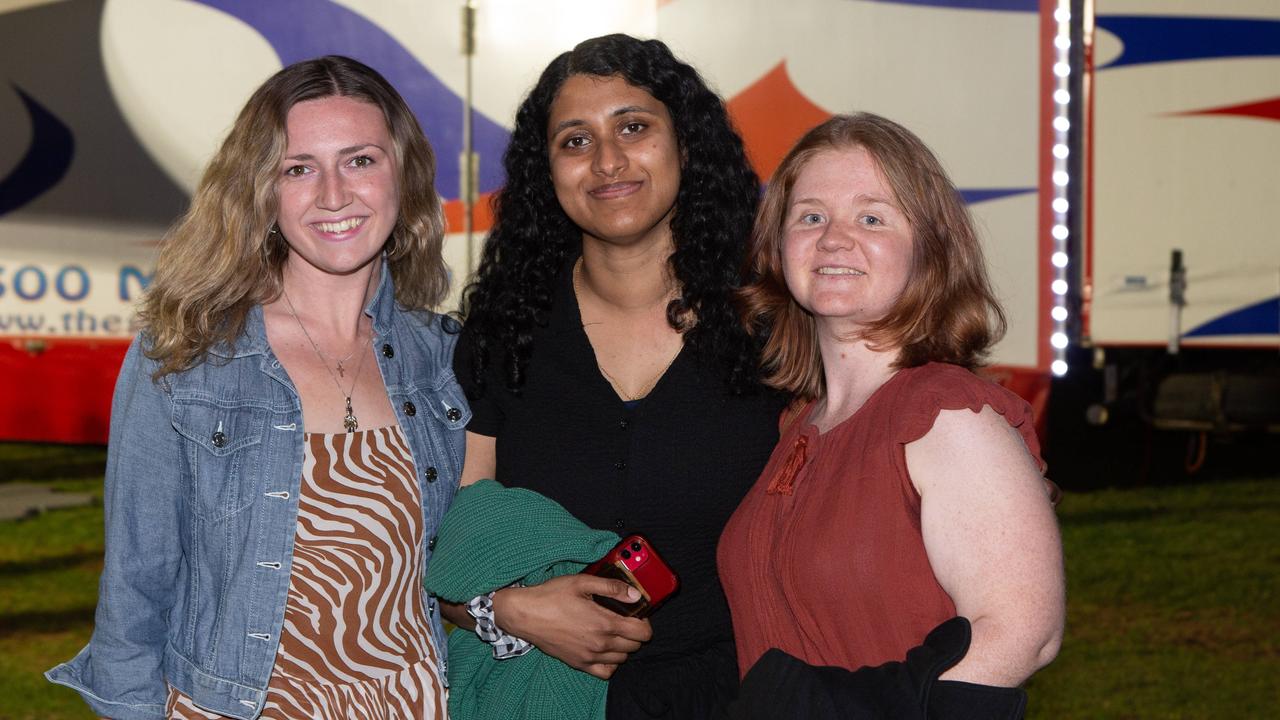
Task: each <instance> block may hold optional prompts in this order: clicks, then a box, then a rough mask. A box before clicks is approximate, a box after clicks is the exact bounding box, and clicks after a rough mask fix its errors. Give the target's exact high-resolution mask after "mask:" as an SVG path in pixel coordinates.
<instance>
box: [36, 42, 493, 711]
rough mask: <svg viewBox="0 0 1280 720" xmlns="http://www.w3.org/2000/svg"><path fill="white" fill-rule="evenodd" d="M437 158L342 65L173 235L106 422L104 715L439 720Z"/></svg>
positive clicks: (70, 673)
mask: <svg viewBox="0 0 1280 720" xmlns="http://www.w3.org/2000/svg"><path fill="white" fill-rule="evenodd" d="M434 176H435V160H434V157H433V154H432V151H431V148H430V146H429V145H428V144H427V141H426V138H425V137H424V136H423V135H422V130H421V128H420V127H419V126H418V123H417V121H416V120H415V119H414V117H413V115H412V113H411V111H410V110H409V109H408V107H407V106H406V105H405V103H404V100H403V99H402V98H401V97H400V96H399V94H397V93H396V91H395V90H394V89H393V88H392V87H391V86H390V85H389V84H388V83H387V82H386V80H385V79H383V78H382V77H381V76H380V75H379V74H378V73H377V72H375V71H374V70H372V69H370V68H368V67H366V66H365V65H363V64H361V63H359V62H356V61H354V60H351V59H348V58H344V57H337V56H329V57H324V58H318V59H314V60H308V61H304V62H300V63H296V64H294V65H290V66H289V67H286V68H284V69H283V70H281V71H280V72H278V73H277V74H276V75H274V76H273V77H271V78H270V79H269V80H267V81H266V83H264V84H263V85H262V86H261V87H260V88H258V90H257V91H256V92H255V93H254V94H253V96H252V97H251V98H250V99H249V102H248V104H247V105H246V106H245V108H244V109H243V110H242V111H241V113H240V115H239V117H238V118H237V120H236V122H235V125H234V126H233V127H232V129H231V132H230V134H229V136H228V137H227V139H226V141H225V142H224V143H223V144H222V146H221V148H220V149H219V150H218V152H217V154H216V155H215V156H214V158H213V160H212V162H211V163H210V165H209V168H208V169H207V171H206V172H205V175H204V178H203V180H202V181H201V183H200V186H199V188H198V189H197V191H196V194H195V197H194V198H193V200H192V203H191V207H190V209H189V211H188V212H187V214H186V215H185V216H184V217H183V218H182V220H180V221H179V222H178V223H177V225H176V226H175V227H174V228H173V230H172V231H171V232H170V233H169V235H168V236H167V237H166V238H165V240H164V242H163V243H162V245H161V250H160V257H159V260H158V263H157V267H156V273H155V280H154V282H153V284H152V286H151V288H150V289H149V291H148V294H147V296H146V299H145V301H144V305H143V308H142V312H141V318H142V321H143V328H142V332H141V334H140V335H139V337H138V338H137V339H136V340H135V341H134V343H133V345H132V346H131V348H130V350H129V353H128V355H127V356H126V358H125V363H124V367H123V368H122V370H121V372H120V379H119V382H118V384H117V387H116V393H115V398H114V403H113V407H112V420H111V439H110V446H109V448H108V463H107V475H106V494H105V514H106V535H107V538H106V560H105V564H104V568H103V574H102V581H101V587H100V596H99V603H98V608H97V615H96V623H95V628H94V634H93V637H92V639H91V640H90V642H89V644H88V646H87V647H86V648H85V649H84V650H82V651H81V652H80V654H79V655H77V656H76V657H75V659H73V660H71V661H70V662H68V663H66V664H63V665H60V666H58V667H56V668H54V669H53V670H51V671H49V673H48V677H49V679H50V680H52V681H53V682H56V683H60V684H63V685H67V686H69V687H72V688H74V689H76V690H77V691H79V692H80V693H81V695H82V696H83V697H84V699H85V701H86V702H87V703H88V704H89V705H90V707H92V708H93V710H94V711H96V712H97V713H99V714H101V715H105V716H109V717H113V718H139V719H142V718H147V719H150V718H222V717H234V718H256V717H270V718H284V717H291V718H292V717H309V718H338V717H341V718H346V717H356V716H360V717H373V716H378V717H383V716H393V717H413V718H417V717H443V716H444V714H445V690H444V684H443V673H444V670H445V668H444V657H443V652H444V649H445V642H444V633H443V629H442V626H441V623H440V618H439V610H438V608H437V607H436V605H435V603H434V601H433V600H431V599H430V598H428V597H427V596H426V595H425V593H424V592H423V591H422V589H421V575H422V572H423V570H424V568H425V565H426V563H427V560H428V558H429V557H430V554H431V550H432V549H433V547H432V546H433V543H432V541H431V540H430V538H432V537H433V536H434V533H435V528H436V526H437V524H438V521H439V519H440V517H441V516H442V515H443V514H444V511H445V510H446V509H447V508H448V506H449V504H450V502H451V500H452V497H453V494H454V490H455V489H456V487H457V483H458V476H459V474H460V472H461V463H462V452H463V428H464V427H465V426H466V422H467V420H468V418H469V414H470V413H469V411H468V409H467V405H466V401H465V399H464V397H463V394H462V391H461V389H460V388H459V386H458V384H457V382H456V381H455V380H454V376H453V371H452V369H451V365H450V357H451V354H452V349H453V343H454V340H455V337H456V336H455V335H453V334H451V333H449V332H446V329H445V328H444V327H443V326H444V324H445V321H444V319H443V318H441V317H440V316H437V315H435V314H433V313H432V312H430V308H432V307H433V306H435V305H436V304H437V303H438V302H439V301H440V300H441V298H442V297H443V295H444V293H445V291H446V285H447V280H446V278H447V275H446V271H445V267H444V264H443V261H442V259H441V254H440V253H441V243H442V238H443V231H444V220H443V214H442V211H441V205H440V200H439V198H438V196H437V194H436V192H435V189H434V187H433V182H434Z"/></svg>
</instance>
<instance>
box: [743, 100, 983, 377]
mask: <svg viewBox="0 0 1280 720" xmlns="http://www.w3.org/2000/svg"><path fill="white" fill-rule="evenodd" d="M855 147H861V148H865V149H866V150H867V152H869V153H870V154H871V156H872V157H873V158H875V160H876V162H877V163H878V164H879V166H880V170H881V172H882V173H883V174H884V177H885V179H886V180H887V181H888V183H889V187H890V188H891V189H892V190H893V194H894V200H895V202H896V203H897V205H898V207H899V208H900V209H901V210H902V212H903V213H904V214H905V215H906V216H907V220H908V221H909V222H910V224H911V234H912V242H913V250H912V260H911V271H910V273H911V274H910V276H909V277H908V279H907V284H906V287H905V288H904V289H903V291H902V295H901V296H900V297H899V298H898V299H897V301H896V302H895V303H894V305H893V307H892V308H891V309H890V310H889V312H888V313H886V314H885V316H884V317H883V318H881V319H879V320H877V321H875V322H873V323H871V324H870V325H869V326H868V327H866V328H865V329H864V330H862V331H861V332H859V333H858V336H857V339H861V340H863V341H865V342H867V343H868V344H870V345H871V346H872V347H875V348H878V349H885V348H895V349H897V350H898V351H899V355H898V358H897V360H896V361H895V363H894V366H895V367H900V368H903V367H915V366H917V365H923V364H924V363H927V362H931V361H937V362H949V363H955V364H957V365H962V366H964V367H967V368H970V369H973V368H975V367H977V366H979V365H981V364H982V361H983V358H984V357H985V355H986V353H987V350H988V349H989V348H990V347H991V345H992V344H994V343H995V342H996V341H997V340H999V339H1000V338H1001V337H1002V336H1003V335H1004V331H1005V317H1004V311H1003V310H1002V309H1001V308H1000V304H999V302H998V301H997V300H996V297H995V293H994V292H993V291H992V289H991V282H990V280H988V278H987V270H986V264H985V262H984V261H983V258H982V248H981V246H980V245H979V243H978V237H977V233H976V231H975V230H974V227H973V220H972V219H971V218H970V217H969V211H968V209H967V208H966V207H965V204H964V201H963V200H962V199H961V197H960V193H959V192H958V191H957V190H956V187H955V185H953V184H952V182H951V179H950V178H948V177H947V174H946V171H944V170H943V169H942V164H941V163H939V162H938V159H937V158H936V157H935V156H934V154H933V152H932V151H930V150H929V148H928V147H927V146H926V145H925V144H924V143H923V142H922V141H921V140H920V138H918V137H916V136H915V134H914V133H912V132H911V131H910V130H907V129H906V128H904V127H902V126H901V125H899V124H897V123H895V122H893V121H892V120H887V119H885V118H883V117H880V116H879V115H873V114H871V113H856V114H853V115H837V116H835V117H833V118H831V119H830V120H827V121H826V122H824V123H822V124H821V125H819V126H817V127H815V128H814V129H812V130H810V131H809V132H808V133H806V134H805V136H804V137H802V138H800V141H799V142H797V143H796V145H795V147H793V148H791V151H790V152H788V153H787V156H786V157H785V158H783V160H782V164H781V165H779V166H778V170H777V172H775V173H774V175H773V179H772V180H771V181H770V183H769V188H768V190H766V191H765V194H764V199H763V201H762V202H761V203H760V210H759V211H758V212H757V213H756V223H755V228H754V230H753V231H752V233H751V246H750V248H749V250H748V256H747V274H748V278H749V280H750V282H749V283H748V284H747V285H746V286H745V287H743V288H742V289H741V290H740V291H739V292H738V298H737V299H738V307H739V310H740V312H741V313H742V316H743V321H744V322H745V324H746V325H747V327H748V328H750V329H751V330H752V332H755V333H757V334H759V335H761V336H763V337H764V351H763V355H762V363H763V374H764V378H765V381H766V382H767V383H768V384H770V385H772V386H774V387H777V388H780V389H782V390H786V391H788V392H791V393H794V394H795V395H797V396H799V397H802V398H806V399H812V398H816V397H820V396H821V395H822V394H823V393H824V392H825V381H824V379H823V372H822V356H821V355H820V354H819V352H818V341H817V335H816V333H815V331H814V322H813V317H812V316H811V315H810V314H809V313H808V312H807V311H806V310H805V309H804V308H802V307H800V306H799V305H798V304H797V303H796V301H795V299H794V298H793V297H792V296H791V293H790V291H789V290H788V289H787V284H786V281H785V279H784V278H783V275H782V239H783V235H784V224H785V222H786V215H787V206H788V204H789V203H790V202H791V190H792V188H793V187H795V184H796V180H797V179H798V178H799V177H800V173H801V172H803V171H804V168H805V166H806V165H807V164H808V163H809V161H810V160H812V159H813V158H814V156H816V155H818V154H820V153H823V152H829V151H838V150H846V149H851V148H855Z"/></svg>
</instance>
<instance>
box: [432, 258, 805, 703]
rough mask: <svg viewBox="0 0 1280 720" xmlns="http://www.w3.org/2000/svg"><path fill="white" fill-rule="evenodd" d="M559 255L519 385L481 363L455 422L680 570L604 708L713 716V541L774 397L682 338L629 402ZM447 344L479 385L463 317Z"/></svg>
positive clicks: (519, 482) (501, 467) (466, 377)
mask: <svg viewBox="0 0 1280 720" xmlns="http://www.w3.org/2000/svg"><path fill="white" fill-rule="evenodd" d="M570 268H571V266H566V268H565V269H564V271H562V272H561V274H560V279H559V281H558V287H557V288H556V294H555V297H554V300H553V303H552V310H551V313H550V317H549V318H548V323H547V326H546V327H543V328H538V329H537V330H535V332H534V341H533V354H532V356H531V358H530V361H529V366H528V370H527V375H526V382H525V385H524V387H523V388H522V389H521V392H520V393H519V394H518V395H516V394H513V393H511V392H510V391H508V390H506V388H505V384H504V383H503V381H502V379H501V378H500V376H499V375H498V374H497V372H496V371H493V372H490V373H489V374H488V375H487V376H486V380H487V382H486V383H485V386H484V388H483V390H482V391H481V392H480V393H479V394H478V396H476V397H474V398H473V399H472V401H471V409H472V419H471V423H470V424H469V425H468V426H467V430H469V431H471V432H474V433H477V434H480V435H486V436H490V437H494V438H497V472H496V475H497V477H496V478H495V479H497V480H498V481H499V482H501V483H502V484H503V485H506V486H508V487H523V488H528V489H530V490H534V491H537V492H539V493H542V494H543V495H546V496H547V497H549V498H551V499H553V500H555V501H556V502H558V503H560V504H561V505H563V506H564V507H565V508H566V509H567V510H568V511H569V512H571V513H573V515H574V516H576V517H577V518H578V519H579V520H581V521H582V522H584V523H586V524H587V525H589V526H591V527H593V528H601V529H608V530H613V531H614V532H617V533H618V534H620V535H625V534H627V533H631V532H639V533H643V534H644V535H645V536H646V537H648V538H649V540H650V541H651V542H652V543H653V545H654V547H655V548H656V549H657V551H658V552H659V553H660V554H661V555H662V557H663V558H664V559H665V560H666V561H667V563H668V564H669V565H671V567H672V569H674V570H675V572H676V574H677V575H678V576H679V578H680V589H679V591H678V592H677V593H676V594H675V595H674V596H673V597H672V598H671V599H670V600H669V601H668V602H667V603H666V604H665V605H664V606H663V607H662V608H660V609H659V610H658V611H657V612H656V613H655V614H654V615H653V616H652V618H651V622H652V624H653V640H652V641H650V642H649V643H647V644H646V645H645V646H644V647H642V648H641V649H640V650H638V651H636V652H635V653H633V654H632V655H631V657H630V658H629V659H628V660H627V661H626V662H625V663H623V664H622V665H621V666H619V668H618V671H617V672H616V673H615V674H614V676H613V678H612V679H611V680H610V681H609V695H608V715H609V718H610V719H611V720H616V719H618V718H655V717H663V718H698V719H699V720H701V719H702V718H708V717H713V716H715V715H718V714H719V709H720V707H722V705H723V703H725V702H727V701H728V700H729V699H731V698H732V696H733V694H734V693H735V692H736V688H737V684H738V674H737V664H736V659H735V656H734V647H733V631H732V628H731V627H730V624H729V607H728V605H727V603H726V601H725V598H724V592H723V590H722V589H721V587H720V579H719V576H718V575H717V572H716V543H717V541H718V540H719V537H720V531H721V530H723V529H724V525H725V523H726V522H727V521H728V519H729V516H730V515H731V514H732V513H733V510H734V508H736V507H737V505H738V501H739V500H741V499H742V497H743V495H744V494H745V493H746V491H747V489H748V488H750V487H751V486H752V484H753V483H754V482H755V480H756V478H757V477H758V476H759V474H760V471H761V470H762V469H763V468H764V465H765V462H766V461H768V459H769V454H770V452H771V451H772V450H773V446H774V444H775V443H776V442H777V439H778V430H777V423H778V414H779V412H780V411H781V408H782V405H783V401H782V398H781V397H780V396H779V395H778V394H776V393H773V392H770V391H766V390H757V391H754V392H750V393H744V394H740V395H734V394H732V393H731V392H730V391H729V389H728V387H727V386H726V385H725V383H724V380H723V373H722V372H721V371H720V370H719V368H716V367H712V366H710V365H707V364H704V363H702V362H700V361H699V358H698V356H697V355H696V353H694V351H693V350H692V349H691V348H689V347H685V348H684V349H683V350H681V351H680V354H679V355H678V356H677V357H676V359H675V362H673V363H672V364H671V367H670V368H669V369H668V370H667V371H666V374H665V375H663V376H662V378H661V379H660V380H659V381H658V383H657V385H655V386H654V387H653V389H652V390H651V391H650V393H649V395H648V396H647V397H645V398H644V399H643V400H641V401H639V402H638V403H631V405H632V407H628V404H627V403H624V401H623V400H622V399H621V398H619V397H618V395H617V394H616V393H615V392H614V390H613V387H612V386H611V385H610V384H609V382H608V381H607V380H605V378H604V377H603V376H602V375H601V374H600V370H599V368H598V366H597V364H596V359H595V354H594V352H593V351H592V348H591V344H590V342H589V341H588V339H587V335H586V333H585V332H584V331H583V329H582V319H581V315H580V313H579V310H578V303H577V299H576V298H575V296H574V293H573V286H572V273H571V270H570ZM454 357H455V360H454V367H455V370H456V373H457V376H458V380H459V381H460V382H461V383H462V385H463V387H464V388H465V389H466V390H467V393H468V396H473V395H477V393H476V390H477V388H476V387H475V384H474V382H473V380H472V375H471V343H470V342H469V339H468V337H467V334H466V332H465V330H464V332H463V336H462V338H461V341H460V343H459V345H458V350H457V352H456V353H455V356H454ZM494 360H496V358H494ZM498 365H500V362H493V361H491V363H490V367H491V369H492V368H494V367H495V366H498Z"/></svg>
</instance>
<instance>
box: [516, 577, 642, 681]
mask: <svg viewBox="0 0 1280 720" xmlns="http://www.w3.org/2000/svg"><path fill="white" fill-rule="evenodd" d="M592 595H603V596H606V597H611V598H614V599H616V600H619V601H621V602H626V603H632V602H635V601H637V600H639V599H640V595H639V592H638V591H637V590H636V589H635V588H633V587H631V586H630V585H628V584H626V583H625V582H622V581H621V580H611V579H608V578H601V577H596V576H594V575H583V574H577V575H562V576H560V577H556V578H552V579H550V580H548V581H547V582H545V583H542V584H541V585H533V586H530V587H510V588H504V589H502V590H499V591H498V592H497V593H495V594H494V596H493V616H494V620H495V621H496V622H497V624H498V626H499V627H501V628H502V629H503V630H504V631H506V632H507V633H509V634H511V635H515V636H516V637H520V638H524V639H525V640H528V641H529V642H531V643H533V644H534V645H536V646H537V647H538V649H539V650H541V651H542V652H544V653H546V654H548V655H550V656H551V657H554V658H557V659H559V660H560V661H561V662H563V663H564V664H566V665H568V666H569V667H572V668H574V669H576V670H581V671H582V672H585V673H590V674H591V675H594V676H596V677H598V678H600V679H601V680H608V679H609V677H610V676H612V675H613V673H614V671H615V670H617V669H618V665H620V664H621V663H622V662H624V661H625V660H626V659H627V656H628V655H630V654H631V653H633V652H635V651H636V650H639V649H640V646H641V645H642V644H644V643H645V642H648V640H649V638H651V637H653V629H652V628H651V627H650V625H649V621H648V620H639V619H636V618H630V617H625V616H623V615H619V614H617V613H615V612H613V611H611V610H607V609H605V608H603V607H601V606H600V605H597V604H596V602H595V601H594V600H592V599H591V596H592Z"/></svg>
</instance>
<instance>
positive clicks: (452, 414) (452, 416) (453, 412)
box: [444, 408, 462, 422]
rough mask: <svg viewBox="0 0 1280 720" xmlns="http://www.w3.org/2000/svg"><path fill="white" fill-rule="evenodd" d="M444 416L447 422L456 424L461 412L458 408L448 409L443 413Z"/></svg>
mask: <svg viewBox="0 0 1280 720" xmlns="http://www.w3.org/2000/svg"><path fill="white" fill-rule="evenodd" d="M444 416H445V417H447V418H449V422H458V418H460V417H462V411H461V410H459V409H458V408H449V409H448V410H446V411H445V413H444Z"/></svg>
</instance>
